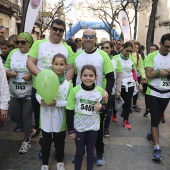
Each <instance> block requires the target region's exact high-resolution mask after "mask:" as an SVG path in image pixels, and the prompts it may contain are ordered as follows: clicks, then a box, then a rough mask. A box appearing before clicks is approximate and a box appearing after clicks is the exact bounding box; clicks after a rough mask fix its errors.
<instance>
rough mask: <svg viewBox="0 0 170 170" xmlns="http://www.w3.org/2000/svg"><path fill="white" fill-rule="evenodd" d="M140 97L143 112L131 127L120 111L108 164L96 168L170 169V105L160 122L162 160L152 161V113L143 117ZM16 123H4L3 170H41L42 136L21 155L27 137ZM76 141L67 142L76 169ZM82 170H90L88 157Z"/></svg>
mask: <svg viewBox="0 0 170 170" xmlns="http://www.w3.org/2000/svg"><path fill="white" fill-rule="evenodd" d="M140 96H141V97H142V100H138V106H140V108H141V111H140V112H139V113H137V112H132V113H131V114H130V119H129V122H130V124H131V125H132V129H131V130H126V129H125V128H123V126H122V118H121V117H120V112H119V114H118V122H116V123H113V122H111V124H110V137H109V138H104V143H105V154H104V157H105V161H106V163H105V165H104V166H102V167H97V166H96V165H94V168H93V169H94V170H170V132H169V131H170V130H169V129H170V115H169V112H170V106H168V108H167V109H166V112H165V119H166V123H161V124H160V146H161V148H162V161H161V162H154V161H152V158H151V155H152V151H153V145H152V144H151V143H150V142H149V141H148V140H147V139H146V134H147V131H148V129H149V126H150V116H149V117H143V113H144V111H145V107H144V97H143V95H142V94H140ZM14 127H15V124H14V123H13V122H12V121H11V120H10V119H8V121H7V123H6V125H4V126H2V127H0V170H40V169H41V165H42V162H41V160H40V159H39V157H38V153H39V150H40V146H39V143H38V137H37V138H34V139H32V141H31V145H32V146H31V148H30V150H29V151H28V153H26V154H23V155H20V154H18V150H19V148H20V146H21V141H22V137H23V133H22V132H14V131H13V128H14ZM74 150H75V145H74V141H73V140H71V139H69V138H68V137H67V138H66V144H65V159H64V163H65V168H66V170H74V164H73V163H72V162H71V158H72V156H73V154H74ZM56 163H57V162H56V159H55V154H54V147H53V144H52V147H51V156H50V161H49V166H50V170H56ZM82 170H86V157H84V160H83V165H82Z"/></svg>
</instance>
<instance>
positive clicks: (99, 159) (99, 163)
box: [96, 154, 105, 166]
mask: <svg viewBox="0 0 170 170" xmlns="http://www.w3.org/2000/svg"><path fill="white" fill-rule="evenodd" d="M104 164H105V160H104V157H103V154H98V155H97V159H96V165H97V166H103V165H104Z"/></svg>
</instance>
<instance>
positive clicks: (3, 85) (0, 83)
mask: <svg viewBox="0 0 170 170" xmlns="http://www.w3.org/2000/svg"><path fill="white" fill-rule="evenodd" d="M0 73H1V74H0V91H1V93H0V94H1V96H0V100H1V106H0V108H1V114H0V121H2V122H4V121H5V120H6V118H7V116H8V102H9V100H10V95H9V86H8V83H7V79H6V73H5V69H4V66H3V64H2V62H1V61H0Z"/></svg>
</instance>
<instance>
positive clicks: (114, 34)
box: [66, 21, 120, 40]
mask: <svg viewBox="0 0 170 170" xmlns="http://www.w3.org/2000/svg"><path fill="white" fill-rule="evenodd" d="M87 28H92V29H98V30H99V29H100V30H105V31H106V32H108V28H107V27H106V26H105V24H104V23H103V22H85V21H80V22H77V23H76V24H75V25H73V26H72V27H71V28H70V29H69V30H68V31H67V32H66V40H68V39H69V38H71V37H73V36H74V35H75V34H76V33H77V32H78V31H79V30H80V29H87ZM111 35H112V37H113V38H114V39H116V40H118V39H119V37H120V35H119V33H118V32H117V31H116V30H114V29H112V30H111Z"/></svg>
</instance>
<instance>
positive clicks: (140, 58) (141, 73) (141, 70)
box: [138, 54, 146, 78]
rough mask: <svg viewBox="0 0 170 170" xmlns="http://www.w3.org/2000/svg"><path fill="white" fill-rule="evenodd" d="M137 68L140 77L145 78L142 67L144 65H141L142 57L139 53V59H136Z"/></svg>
mask: <svg viewBox="0 0 170 170" xmlns="http://www.w3.org/2000/svg"><path fill="white" fill-rule="evenodd" d="M138 68H139V72H140V75H141V77H142V78H146V74H145V69H144V65H143V59H142V57H141V55H140V54H139V60H138Z"/></svg>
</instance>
